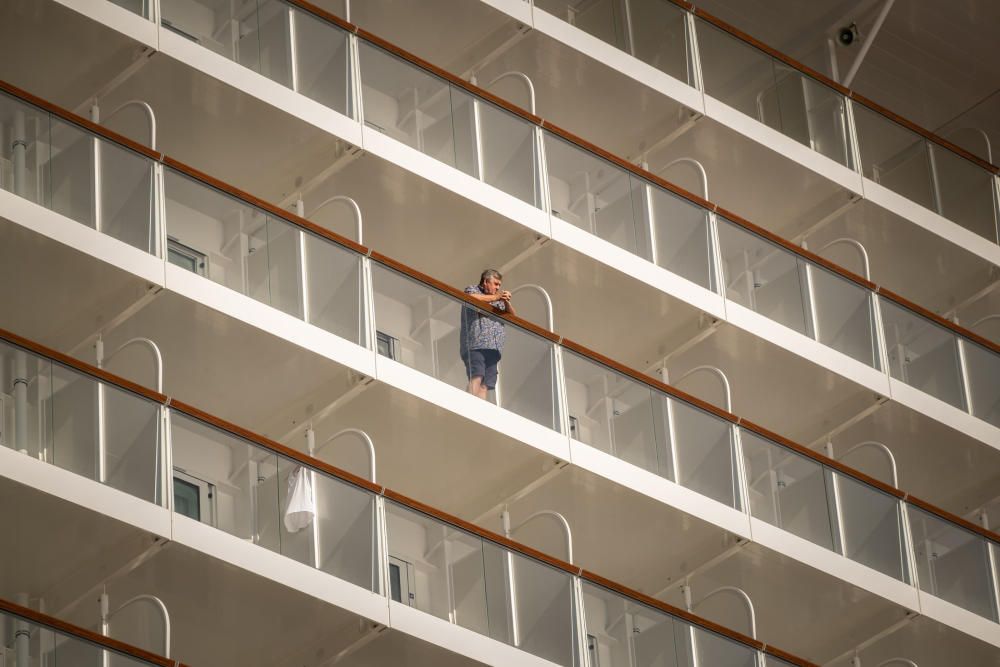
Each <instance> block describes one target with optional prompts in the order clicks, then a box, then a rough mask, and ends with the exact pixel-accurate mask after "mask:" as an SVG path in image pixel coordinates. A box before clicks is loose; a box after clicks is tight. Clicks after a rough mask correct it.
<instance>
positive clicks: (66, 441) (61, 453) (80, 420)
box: [48, 364, 97, 480]
mask: <svg viewBox="0 0 1000 667" xmlns="http://www.w3.org/2000/svg"><path fill="white" fill-rule="evenodd" d="M51 387H52V388H51V394H50V400H51V402H52V405H51V408H50V410H51V415H52V416H51V419H52V434H51V437H50V438H49V440H50V441H51V443H52V450H51V458H49V459H48V461H49V462H50V463H53V464H54V465H57V466H59V467H60V468H62V469H64V470H69V471H70V472H74V473H76V474H77V475H82V476H83V477H86V478H87V479H94V480H96V479H97V382H96V381H95V380H93V379H92V378H90V377H87V376H86V375H82V374H80V373H77V372H76V371H72V370H70V369H68V368H66V367H65V366H60V365H59V364H53V365H52V385H51Z"/></svg>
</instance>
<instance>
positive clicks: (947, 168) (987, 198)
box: [928, 142, 998, 243]
mask: <svg viewBox="0 0 1000 667" xmlns="http://www.w3.org/2000/svg"><path fill="white" fill-rule="evenodd" d="M928 148H929V150H930V160H931V163H930V164H931V169H932V171H931V176H932V178H935V183H936V185H937V192H938V197H939V200H940V210H939V211H938V212H939V213H940V214H941V215H943V216H944V217H946V218H948V219H949V220H951V221H952V222H956V223H958V224H959V225H961V226H962V227H965V228H966V229H968V230H969V231H971V232H975V233H976V234H979V235H980V236H982V237H984V238H987V239H989V240H990V241H992V242H994V243H997V242H998V239H997V218H996V215H997V213H996V209H995V204H994V199H993V175H992V174H991V173H989V172H988V171H986V170H985V169H983V168H982V167H980V166H979V165H977V164H974V163H972V162H969V161H968V160H966V159H965V158H964V157H961V156H959V155H956V154H955V153H952V152H951V151H950V150H948V149H947V148H944V147H942V146H939V145H937V144H935V143H930V142H929V143H928Z"/></svg>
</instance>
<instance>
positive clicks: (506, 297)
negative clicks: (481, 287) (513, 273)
mask: <svg viewBox="0 0 1000 667" xmlns="http://www.w3.org/2000/svg"><path fill="white" fill-rule="evenodd" d="M496 296H497V298H499V299H500V300H501V301H506V302H507V303H510V296H511V295H510V292H508V291H507V290H502V291H500V292H497V293H496Z"/></svg>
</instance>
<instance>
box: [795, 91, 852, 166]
mask: <svg viewBox="0 0 1000 667" xmlns="http://www.w3.org/2000/svg"><path fill="white" fill-rule="evenodd" d="M795 76H796V77H797V78H798V80H799V81H800V82H801V94H802V97H803V101H804V104H803V112H804V114H805V123H806V130H807V133H806V137H807V141H803V142H801V143H804V144H805V145H806V146H809V147H810V148H812V149H813V150H814V151H816V152H817V153H820V154H821V155H825V156H826V157H828V158H830V159H831V160H834V161H835V162H837V163H839V164H842V165H844V166H845V167H847V168H848V169H856V167H855V164H854V156H853V154H852V152H851V146H850V140H849V137H848V131H847V127H848V125H847V100H846V99H845V98H844V96H843V95H841V94H840V93H838V92H837V91H836V90H833V89H832V88H828V87H827V86H825V85H823V84H822V83H820V82H819V81H816V80H815V79H811V78H809V77H807V76H805V75H803V74H800V73H798V72H796V74H795Z"/></svg>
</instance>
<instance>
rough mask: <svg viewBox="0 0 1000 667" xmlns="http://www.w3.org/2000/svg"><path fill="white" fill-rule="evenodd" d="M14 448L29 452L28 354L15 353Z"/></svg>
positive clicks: (22, 352) (20, 351)
mask: <svg viewBox="0 0 1000 667" xmlns="http://www.w3.org/2000/svg"><path fill="white" fill-rule="evenodd" d="M13 390H14V442H13V445H14V449H16V450H17V451H19V452H21V453H22V454H27V453H28V354H27V353H26V352H25V351H24V350H18V351H17V352H16V353H15V355H14V387H13Z"/></svg>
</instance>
